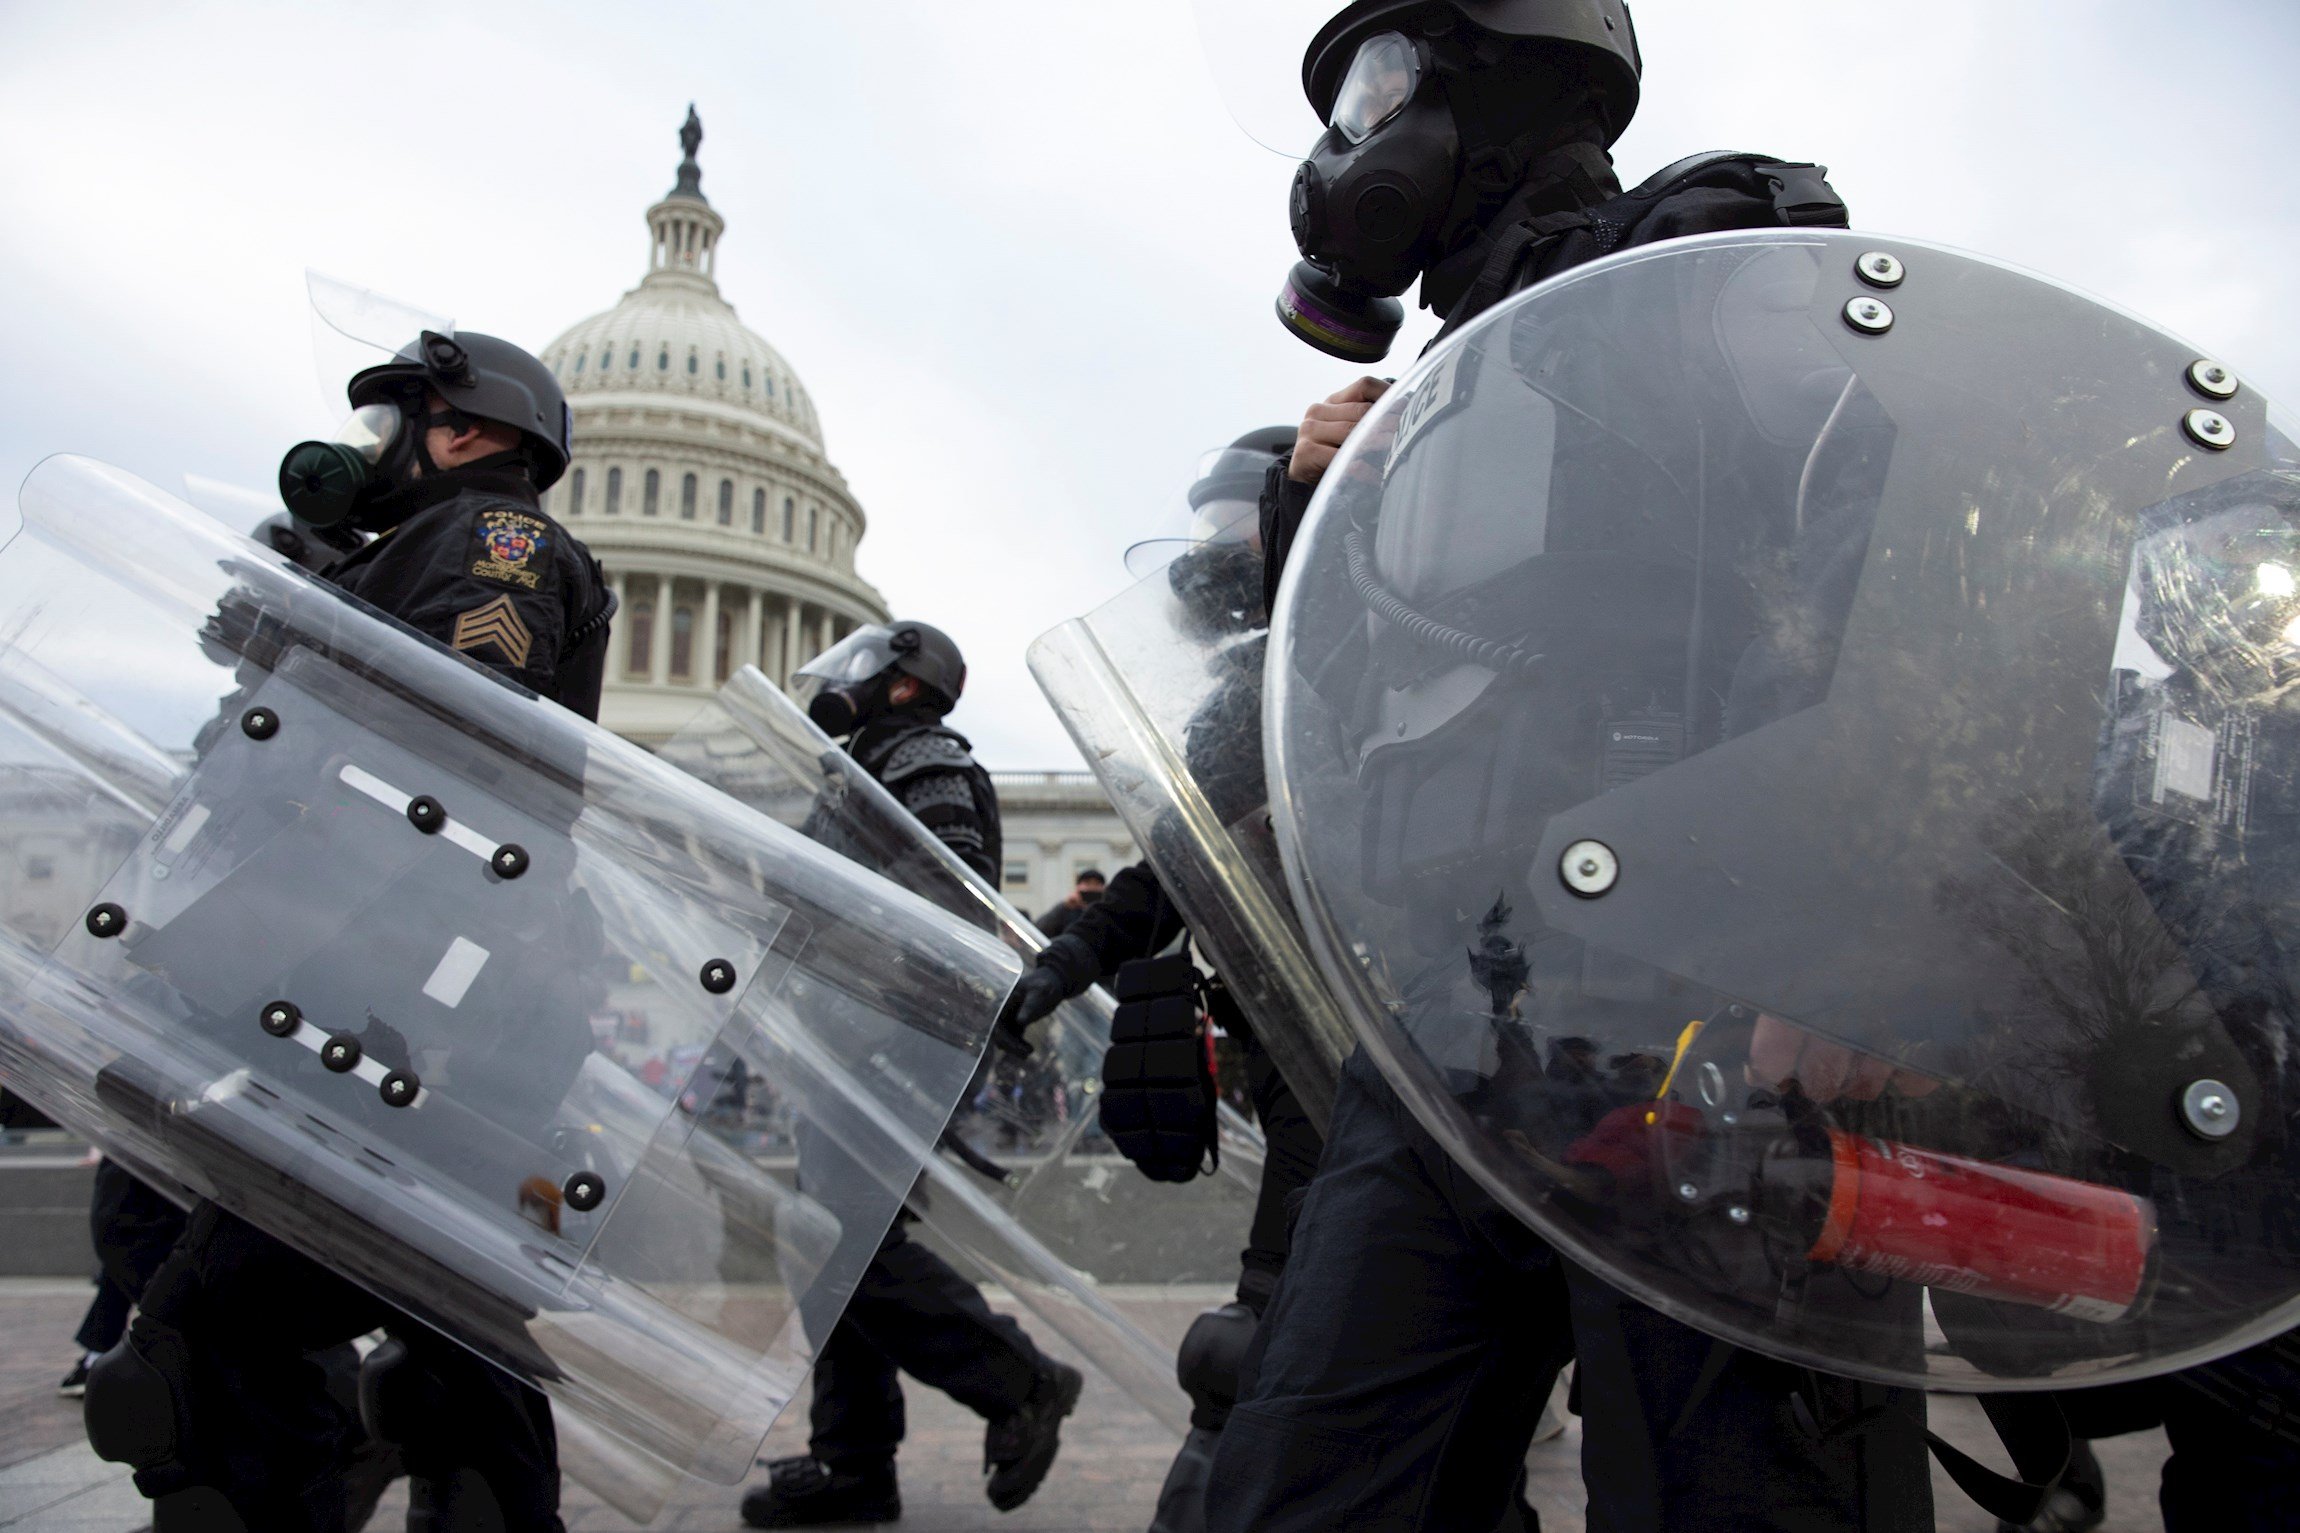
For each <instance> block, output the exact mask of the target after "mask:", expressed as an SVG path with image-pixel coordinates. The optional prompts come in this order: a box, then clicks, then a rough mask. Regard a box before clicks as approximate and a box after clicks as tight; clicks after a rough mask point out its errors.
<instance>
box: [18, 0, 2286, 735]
mask: <svg viewBox="0 0 2300 1533" xmlns="http://www.w3.org/2000/svg"><path fill="white" fill-rule="evenodd" d="M1635 10H1636V17H1637V21H1638V27H1639V34H1640V37H1641V39H1642V41H1643V44H1644V52H1645V58H1646V62H1647V73H1646V77H1645V100H1644V107H1643V109H1642V111H1641V113H1640V115H1639V117H1638V119H1637V121H1636V123H1635V124H1634V125H1633V127H1632V128H1631V130H1630V132H1629V134H1628V135H1627V137H1625V138H1624V139H1623V140H1622V142H1621V144H1620V145H1619V146H1617V150H1616V158H1617V161H1618V163H1619V165H1620V168H1621V172H1622V178H1623V180H1624V181H1625V182H1634V181H1636V180H1638V179H1640V178H1642V177H1643V176H1645V175H1646V174H1647V173H1648V172H1650V171H1652V170H1654V169H1656V168H1657V167H1659V166H1660V165H1662V164H1665V163H1667V162H1668V161H1670V160H1673V159H1675V158H1677V157H1678V156H1680V155H1683V154H1686V153H1690V152H1693V151H1696V150H1701V149H1711V148H1736V149H1752V150H1761V151H1764V152H1767V153H1772V154H1778V155H1781V156H1783V157H1785V158H1790V159H1815V160H1819V161H1822V162H1823V163H1825V164H1827V165H1828V166H1829V167H1830V171H1831V178H1832V180H1833V181H1834V182H1835V184H1836V186H1837V187H1838V189H1839V190H1840V191H1841V192H1842V193H1843V194H1844V196H1845V198H1846V200H1847V201H1848V202H1849V203H1850V204H1851V206H1852V210H1853V217H1854V222H1855V225H1856V227H1862V228H1870V229H1877V230H1881V231H1890V232H1893V233H1897V234H1905V235H1913V236H1918V237H1923V238H1928V239H1933V240H1938V241H1942V242H1946V243H1949V244H1954V245H1961V246H1965V247H1969V248H1972V249H1975V250H1979V251H1983V252H1986V253H1989V254H1992V255H1996V256H1999V257H2003V258H2005V259H2008V260H2012V261H2015V262H2019V263H2021V264H2023V265H2026V266H2029V267H2031V268H2034V269H2036V270H2039V271H2042V272H2046V273H2050V274H2052V275H2055V276H2058V277H2060V278H2062V279H2064V280H2067V281H2069V282H2072V283H2075V284H2077V285H2079V286H2082V287H2085V288H2089V289H2091V290H2092V291H2094V292H2096V293H2100V294H2102V295H2104V296H2106V297H2109V298H2111V299H2114V300H2116V301H2118V302H2120V303H2122V304H2124V305H2126V306H2128V307H2130V308H2132V309H2135V310H2137V311H2138V312H2140V313H2142V314H2144V315H2147V316H2149V317H2151V318H2154V319H2156V320H2158V321H2160V322H2161V323H2163V324H2165V325H2168V326H2170V327H2171V328H2173V329H2175V330H2177V331H2179V332H2181V333H2183V334H2185V335H2187V336H2188V337H2189V338H2191V339H2192V340H2194V341H2195V342H2196V343H2197V344H2198V345H2199V346H2200V347H2201V348H2203V349H2204V350H2206V351H2209V352H2211V353H2213V354H2216V355H2218V356H2221V357H2222V358H2224V359H2225V360H2227V361H2229V362H2231V363H2233V364H2234V365H2235V366H2236V367H2237V368H2238V369H2239V370H2240V371H2241V372H2242V373H2243V374H2244V375H2245V376H2246V377H2247V378H2248V379H2249V380H2250V381H2252V382H2253V383H2255V384H2257V385H2258V386H2260V387H2262V388H2264V389H2266V390H2267V391H2268V392H2269V393H2270V394H2271V396H2277V395H2283V396H2286V397H2289V396H2294V395H2300V334H2296V331H2295V325H2296V321H2300V304H2296V298H2300V191H2296V190H2295V188H2296V184H2300V183H2296V179H2295V167H2294V165H2293V163H2292V162H2293V156H2294V152H2295V148H2296V146H2300V85H2296V82H2300V5H2296V4H2293V3H2292V0H2256V3H2244V0H2221V3H2209V0H2207V3H2201V4H2192V5H2185V6H2170V7H2168V6H2164V5H2162V4H2145V5H2144V4H2140V3H2106V0H2103V3H2095V4H2083V3H2075V0H2059V3H2048V0H2011V3H2008V0H1989V3H1964V0H1925V3H1922V4H1917V5H1910V4H1906V3H1902V4H1894V5H1882V4H1878V5H1870V4H1853V3H1844V0H1839V3H1822V0H1808V3H1790V0H1780V3H1767V0H1638V3H1637V4H1636V7H1635ZM1268 67H1269V69H1270V70H1271V71H1273V72H1275V73H1276V74H1277V75H1279V76H1281V77H1283V78H1284V79H1287V80H1291V79H1292V78H1294V77H1295V75H1296V72H1297V71H1298V68H1299V60H1298V59H1293V58H1275V57H1274V58H1271V59H1270V60H1268ZM690 100H692V101H694V102H695V103H696V104H697V107H698V109H699V110H700V112H701V114H702V118H703V122H704V127H705V133H706V138H705V142H704V145H703V152H702V164H703V187H704V191H705V192H706V194H707V195H708V196H709V197H710V199H711V201H712V204H713V205H714V206H715V207H717V208H718V210H719V211H720V212H721V213H722V214H723V215H725V217H726V219H727V225H728V228H727V234H726V238H725V243H724V245H723V246H722V249H721V254H720V258H719V280H720V285H721V288H722V290H723V291H724V292H725V294H726V296H727V297H728V298H729V299H730V300H731V301H732V302H733V303H734V304H735V306H736V308H737V310H738V311H739V312H740V314H741V315H742V317H743V319H744V321H745V322H746V323H748V324H749V325H750V326H751V327H752V328H753V329H755V330H758V331H759V332H760V333H762V334H764V335H765V336H766V337H767V339H768V340H769V341H770V342H772V343H773V344H774V345H775V346H776V347H777V348H778V349H779V350H780V351H781V352H782V353H783V355H784V356H785V357H786V358H788V359H789V361H790V362H791V363H792V365H793V366H794V367H795V368H796V369H797V371H798V373H799V376H800V377H801V378H802V379H803V380H804V381H805V383H806V385H807V387H808V388H809V389H810V391H811V392H812V393H813V395H814V398H815V402H816V404H817V406H818V408H819V410H820V412H821V416H822V420H823V426H824V432H825V435H826V438H827V441H828V446H829V450H830V453H831V456H832V458H833V460H834V461H835V462H837V464H838V465H839V466H840V468H841V469H843V470H844V471H845V473H846V475H847V478H848V480H849V482H850V483H851V484H852V486H853V488H854V490H855V492H856V494H857V495H858V496H859V498H860V499H861V502H862V504H863V507H864V510H865V512H866V514H867V515H868V516H869V518H870V532H869V534H868V536H867V537H866V538H865V540H864V542H863V544H862V547H861V550H860V554H859V563H860V567H861V569H862V572H863V574H864V575H865V576H866V577H867V578H869V579H870V580H872V581H873V582H875V583H876V584H877V585H878V587H879V588H880V589H881V590H882V591H884V592H885V593H886V596H887V599H888V601H889V602H891V603H892V604H893V606H894V607H895V608H896V610H897V611H898V612H900V613H903V614H906V615H913V616H917V617H921V618H925V619H927V620H929V621H932V622H936V623H939V624H941V625H943V626H944V627H946V628H948V629H950V630H951V632H952V633H954V634H955V635H956V636H957V637H958V639H959V641H960V642H961V644H962V645H963V646H964V647H965V649H966V651H967V655H968V659H969V661H970V662H971V666H972V675H973V680H972V684H971V685H970V687H969V690H968V695H967V698H966V701H965V702H964V703H963V704H962V705H961V707H960V710H959V712H958V714H957V715H956V717H955V720H954V722H956V723H957V724H958V725H959V726H960V727H962V728H964V729H966V730H967V731H968V732H969V733H970V734H972V735H973V737H974V739H975V741H976V744H977V746H978V748H979V750H980V752H981V754H982V756H983V757H984V759H985V760H986V761H988V762H989V763H990V764H991V765H993V766H997V767H1001V768H1023V767H1048V766H1071V765H1075V764H1076V758H1075V755H1074V754H1073V752H1072V751H1071V749H1070V746H1069V743H1068V741H1067V739H1066V738H1065V737H1064V735H1063V733H1062V731H1061V728H1060V726H1059V725H1058V724H1057V723H1056V722H1055V720H1054V718H1053V715H1052V714H1051V712H1049V710H1048V709H1047V708H1046V706H1045V704H1044V702H1043V701H1042V699H1041V698H1040V697H1039V695H1038V692H1037V690H1036V688H1035V687H1034V686H1033V685H1032V683H1031V681H1030V679H1029V676H1028V673H1027V672H1026V671H1025V669H1024V667H1023V652H1024V650H1025V648H1026V647H1027V645H1028V643H1029V641H1030V640H1031V639H1032V638H1034V637H1035V636H1036V635H1037V634H1039V633H1040V632H1042V631H1044V630H1045V629H1047V628H1049V627H1051V626H1053V625H1054V624H1055V623H1056V622H1058V621H1060V620H1061V619H1063V618H1065V617H1068V616H1071V615H1073V614H1076V613H1078V612H1081V611H1084V610H1086V609H1087V608H1089V607H1091V606H1093V605H1094V604H1096V603H1098V602H1099V601H1101V600H1103V599H1105V598H1107V597H1108V596H1110V595H1112V594H1114V593H1115V592H1116V591H1117V590H1118V589H1120V588H1121V587H1122V586H1123V585H1124V583H1125V578H1126V577H1125V574H1124V570H1123V567H1122V566H1121V564H1120V554H1121V552H1122V551H1123V550H1124V548H1125V547H1126V545H1127V544H1128V543H1129V542H1132V541H1134V540H1135V539H1137V538H1139V537H1142V536H1146V535H1149V534H1151V533H1154V532H1158V531H1165V530H1170V529H1171V528H1172V526H1173V524H1174V523H1175V522H1176V521H1177V520H1178V519H1179V511H1178V507H1179V504H1180V494H1181V490H1182V487H1183V485H1184V483H1185V482H1186V480H1187V477H1188V475H1189V472H1190V467H1191V464H1192V462H1193V461H1194V459H1195V458H1196V456H1197V454H1198V453H1199V452H1200V451H1201V450H1203V449H1204V448H1206V447H1208V446H1211V445H1213V444H1215V443H1218V442H1221V441H1226V440H1228V439H1229V438H1230V437H1232V436H1235V435H1236V434H1238V433H1239V432H1241V431H1243V430H1246V429H1247V428H1249V427H1253V426H1257V425H1262V424H1268V423H1275V422H1280V421H1288V420H1293V419H1297V418H1298V417H1299V416H1300V413H1301V410H1302V407H1303V405H1304V404H1306V403H1307V402H1308V401H1309V400H1311V399H1312V398H1315V397H1317V396H1320V395H1323V394H1324V393H1326V392H1328V391H1330V390H1332V389H1334V388H1337V387H1339V386H1341V385H1342V384H1344V383H1346V382H1347V381H1348V380H1349V378H1350V377H1351V376H1353V370H1352V369H1350V368H1349V367H1347V366H1346V365H1344V364H1342V363H1339V362H1335V361H1332V360H1331V359H1328V358H1325V357H1322V356H1320V355H1319V354H1317V353H1315V352H1313V351H1311V350H1309V349H1308V348H1307V347H1304V346H1302V345H1301V344H1300V343H1298V342H1296V341H1293V340H1292V339H1290V338H1289V337H1288V336H1287V335H1286V334H1285V333H1284V332H1283V331H1282V330H1280V329H1279V327H1278V325H1277V323H1276V321H1275V320H1274V319H1273V318H1272V317H1271V314H1270V303H1271V298H1272V295H1273V294H1274V293H1275V291H1276V289H1277V285H1278V282H1279V279H1280V278H1281V277H1282V276H1283V274H1284V272H1285V270H1286V267H1287V265H1288V264H1289V263H1290V262H1291V260H1292V259H1293V247H1292V242H1291V240H1290V239H1289V238H1288V236H1287V233H1286V219H1285V193H1286V185H1287V181H1288V178H1289V176H1290V175H1291V173H1292V167H1291V165H1290V164H1289V163H1288V162H1287V161H1285V160H1284V159H1282V158H1280V157H1278V156H1276V155H1273V154H1270V153H1267V152H1265V151H1263V150H1261V149H1259V148H1258V147H1256V146H1255V145H1254V144H1253V143H1251V142H1250V141H1249V140H1248V139H1247V138H1246V137H1245V136H1244V135H1243V134H1242V133H1240V132H1239V131H1238V129H1237V128H1236V127H1235V125H1234V124H1233V122H1232V121H1231V119H1230V118H1229V116H1228V115H1227V114H1226V113H1225V111H1224V110H1223V108H1222V106H1221V104H1220V103H1219V101H1218V100H1217V98H1216V94H1215V91H1214V88H1213V86H1212V84H1211V83H1210V80H1209V77H1208V74H1207V71H1206V69H1205V67H1204V65H1203V63H1202V62H1201V57H1200V48H1199V43H1198V37H1197V31H1196V28H1195V25H1194V23H1193V20H1192V17H1191V13H1190V8H1189V5H1188V4H1187V3H1186V0H1156V3H1150V0H1144V3H1138V4H1119V3H1115V0H1039V3H1033V4H1023V3H1011V4H976V5H961V4H956V3H950V0H916V3H908V4H872V3H863V0H814V3H801V0H745V3H740V4H724V5H705V4H682V3H675V0H654V3H651V4H649V5H647V6H645V7H643V8H642V7H639V6H636V5H629V4H624V5H607V4H583V3H569V0H555V3H552V4H549V5H541V4H535V5H519V4H487V3H479V0H467V3H464V4H459V5H440V4H429V3H423V0H398V3H394V4H391V5H386V6H354V5H320V4H314V3H308V0H298V3H271V4H257V3H233V4H222V3H205V4H186V3H181V0H178V3H170V4H164V5H162V4H151V5H133V4H124V3H106V4H103V5H88V4H81V3H70V0H55V3H50V0H0V483H4V484H6V485H8V486H13V485H15V484H16V483H18V482H19V481H21V479H22V477H23V475H24V474H25V472H26V471H27V470H28V469H29V468H30V467H31V466H32V465H33V464H34V463H35V462H37V461H38V460H39V459H40V458H41V457H43V456H45V455H46V454H48V453H51V452H57V451H77V452H85V453H92V454H95V455H97V456H99V457H102V458H105V459H107V460H110V461H112V462H116V463H118V464H121V465H123V466H125V467H128V468H130V469H133V470H135V471H136V472H138V473H140V474H143V475H144V476H145V477H147V478H150V479H152V480H154V481H156V482H158V483H161V484H163V485H165V486H168V487H170V488H175V487H177V486H179V485H180V484H181V482H182V478H183V475H185V474H186V473H191V474H196V475H201V476H205V477H208V478H212V479H219V480H224V481H228V482H235V483H239V484H245V485H250V486H256V487H263V486H267V485H269V484H270V483H271V481H272V477H273V474H274V471H275V469H276V466H277V463H278V460H279V456H280V453H281V452H282V450H283V449H284V448H285V447H286V446H287V445H288V444H289V443H291V442H293V441H294V440H296V439H298V438H301V437H304V436H309V435H315V434H324V433H326V432H327V431H328V430H329V429H331V428H332V426H333V424H334V418H335V416H336V415H337V414H338V413H340V406H336V405H329V404H325V403H323V401H322V398H321V395H320V390H319V387H318V384H317V383H316V381H315V379H314V377H313V368H312V363H311V341H310V333H309V326H308V323H307V320H306V314H305V307H306V306H305V298H304V287H303V272H304V270H305V269H306V268H307V267H311V268H317V269H319V270H321V271H324V272H328V273H331V274H334V275H337V276H341V277H345V278H349V279H351V280H354V281H357V282H360V283H363V284H365V285H367V286H370V287H374V288H377V289H380V290H383V291H386V292H389V293H392V294H394V295H397V296H399V297H402V298H405V299H408V300H411V301H414V302H417V303H420V304H423V305H426V306H428V307H431V308H433V309H436V310H438V311H441V312H445V313H448V314H452V315H454V316H455V317H456V319H457V320H458V322H459V323H461V324H462V325H464V326H465V327H467V328H471V329H476V330H485V331H489V332H492V333H496V334H501V335H504V336H507V337H510V338H512V339H515V340H517V341H520V342H521V343H523V344H525V345H527V346H529V347H531V348H535V349H540V348H541V347H542V346H543V345H545V344H546V343H547V342H549V341H550V340H551V339H552V338H553V337H554V336H556V335H557V334H558V333H559V332H560V331H561V330H563V329H565V328H566V327H567V326H569V325H571V324H573V323H574V322H575V321H577V320H579V319H581V318H583V317H585V316H587V315H590V314H592V313H595V312H597V311H599V310H601V309H604V308H607V307H609V306H610V305H612V304H613V303H614V302H615V300H616V298H617V297H618V296H619V295H620V294H621V293H622V292H623V291H624V290H625V289H627V288H628V287H630V286H631V285H632V284H633V283H634V282H636V281H637V279H638V278H639V276H640V274H641V273H642V271H643V270H644V267H645V255H646V236H645V230H644V224H643V221H642V218H641V213H642V211H643V210H644V209H645V208H646V206H647V205H648V204H649V203H650V202H652V201H654V200H655V199H656V198H658V197H659V196H661V195H662V193H663V192H664V191H666V190H667V189H668V188H669V186H670V184H671V180H672V174H673V170H674V167H675V165H676V163H677V159H678V145H677V142H676V137H675V135H676V131H677V128H678V125H679V123H680V120H681V119H682V118H683V116H684V115H685V112H686V108H687V103H688V102H689V101H690ZM1430 328H1431V325H1430V323H1429V322H1428V320H1427V317H1426V316H1418V317H1417V321H1416V323H1415V324H1413V325H1410V326H1409V328H1408V330H1407V333H1406V335H1405V336H1404V337H1402V338H1401V340H1400V343H1399V347H1398V350H1397V351H1396V352H1395V353H1393V357H1392V362H1391V364H1387V367H1388V370H1390V371H1396V370H1400V369H1402V367H1403V366H1404V365H1405V364H1406V363H1408V362H1410V360H1411V357H1412V353H1413V351H1414V350H1415V349H1418V347H1419V345H1420V343H1421V340H1422V339H1423V338H1424V337H1425V336H1426V335H1427V333H1428V331H1429V329H1430Z"/></svg>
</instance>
